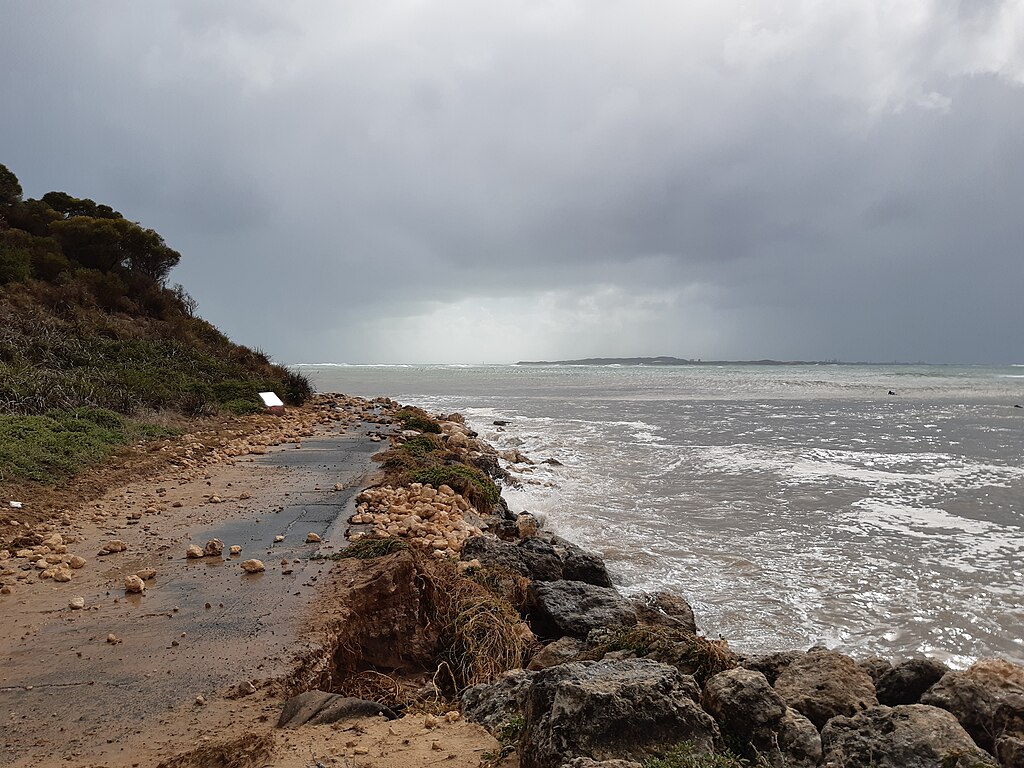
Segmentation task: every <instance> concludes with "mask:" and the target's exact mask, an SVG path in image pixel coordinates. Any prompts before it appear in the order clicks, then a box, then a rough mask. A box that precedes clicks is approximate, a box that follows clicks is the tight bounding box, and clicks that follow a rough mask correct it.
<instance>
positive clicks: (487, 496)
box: [412, 464, 501, 512]
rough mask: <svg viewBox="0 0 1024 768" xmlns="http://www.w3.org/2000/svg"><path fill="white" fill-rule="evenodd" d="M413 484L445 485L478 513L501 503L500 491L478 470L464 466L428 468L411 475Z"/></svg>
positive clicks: (451, 465) (437, 486)
mask: <svg viewBox="0 0 1024 768" xmlns="http://www.w3.org/2000/svg"><path fill="white" fill-rule="evenodd" d="M412 481H413V482H414V483H423V484H424V485H432V486H434V487H435V488H440V487H441V486H442V485H447V486H449V487H450V488H452V489H453V490H454V491H456V492H457V493H461V494H462V495H463V496H465V497H466V498H467V499H469V501H470V502H471V503H472V504H473V505H474V506H475V507H476V508H477V509H479V510H480V511H482V512H488V511H490V510H491V509H492V508H493V507H494V506H495V505H497V504H498V502H499V501H501V490H500V489H499V488H498V486H497V485H495V484H494V481H493V480H491V478H489V477H488V476H487V475H485V474H484V473H483V472H481V471H480V470H479V469H475V468H473V467H468V466H466V465H465V464H449V465H446V466H443V467H429V468H427V469H420V470H417V471H415V472H413V473H412Z"/></svg>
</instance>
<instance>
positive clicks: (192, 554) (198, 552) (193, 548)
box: [185, 544, 203, 560]
mask: <svg viewBox="0 0 1024 768" xmlns="http://www.w3.org/2000/svg"><path fill="white" fill-rule="evenodd" d="M202 556H203V550H202V549H201V548H200V546H199V545H198V544H189V545H188V549H186V550H185V557H187V558H190V559H192V560H197V559H199V558H200V557H202Z"/></svg>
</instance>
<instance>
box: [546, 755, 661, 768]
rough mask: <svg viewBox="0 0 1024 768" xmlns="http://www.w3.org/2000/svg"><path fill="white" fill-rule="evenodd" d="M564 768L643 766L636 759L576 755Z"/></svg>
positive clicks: (632, 767)
mask: <svg viewBox="0 0 1024 768" xmlns="http://www.w3.org/2000/svg"><path fill="white" fill-rule="evenodd" d="M562 768H643V766H642V765H641V764H640V763H638V762H636V761H634V760H591V759H590V758H589V757H574V758H573V759H572V760H570V761H569V762H567V763H562Z"/></svg>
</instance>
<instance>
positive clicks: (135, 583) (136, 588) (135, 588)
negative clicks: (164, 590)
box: [124, 575, 146, 595]
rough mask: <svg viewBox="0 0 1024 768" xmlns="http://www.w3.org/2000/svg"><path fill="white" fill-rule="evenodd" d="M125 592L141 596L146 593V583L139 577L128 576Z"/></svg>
mask: <svg viewBox="0 0 1024 768" xmlns="http://www.w3.org/2000/svg"><path fill="white" fill-rule="evenodd" d="M124 591H125V592H126V593H127V594H134V595H141V594H142V593H143V592H145V591H146V582H144V581H143V580H142V579H140V578H139V577H138V576H134V575H133V576H127V577H126V578H125V580H124Z"/></svg>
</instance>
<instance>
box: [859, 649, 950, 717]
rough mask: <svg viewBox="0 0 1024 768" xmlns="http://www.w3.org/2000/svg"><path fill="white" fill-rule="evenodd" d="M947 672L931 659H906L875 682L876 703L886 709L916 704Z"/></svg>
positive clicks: (942, 666)
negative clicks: (886, 707) (884, 706)
mask: <svg viewBox="0 0 1024 768" xmlns="http://www.w3.org/2000/svg"><path fill="white" fill-rule="evenodd" d="M947 672H949V668H948V667H947V666H946V665H945V664H942V663H941V662H938V661H934V660H933V659H908V660H907V661H903V662H900V663H899V664H897V665H896V666H895V667H893V668H892V669H890V670H889V671H888V672H885V673H884V674H883V675H882V676H881V677H879V678H878V679H877V680H876V681H875V690H876V691H877V693H878V702H879V703H880V704H885V705H886V706H888V707H895V706H897V705H899V704H917V703H918V702H919V701H920V700H921V694H923V693H924V692H925V691H927V690H928V689H929V688H931V687H932V686H933V685H935V683H937V682H939V680H940V679H942V676H943V675H944V674H946V673H947Z"/></svg>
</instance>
